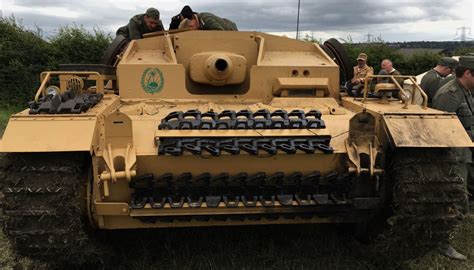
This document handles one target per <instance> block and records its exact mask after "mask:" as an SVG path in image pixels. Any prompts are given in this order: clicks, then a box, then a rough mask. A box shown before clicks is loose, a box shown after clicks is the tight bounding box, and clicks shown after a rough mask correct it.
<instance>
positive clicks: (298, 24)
mask: <svg viewBox="0 0 474 270" xmlns="http://www.w3.org/2000/svg"><path fill="white" fill-rule="evenodd" d="M300 4H301V0H298V16H297V17H296V39H299V33H300Z"/></svg>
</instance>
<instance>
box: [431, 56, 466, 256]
mask: <svg viewBox="0 0 474 270" xmlns="http://www.w3.org/2000/svg"><path fill="white" fill-rule="evenodd" d="M473 92H474V56H461V57H460V58H459V66H458V67H457V68H456V77H455V78H454V79H452V80H450V81H449V82H448V83H446V84H445V85H444V86H442V87H441V88H440V89H439V90H438V92H436V95H435V96H434V98H433V108H434V109H438V110H442V111H447V112H454V113H456V115H457V116H458V118H459V120H460V121H461V123H462V125H463V126H464V128H465V129H466V132H467V134H468V135H469V136H470V137H471V140H472V139H474V136H473V135H474V134H473V130H474V116H473V115H474V98H473V95H472V93H473ZM453 151H454V152H455V154H456V156H457V159H458V161H460V162H464V163H466V167H467V172H464V174H465V175H464V176H463V178H464V179H467V181H466V182H467V186H468V190H469V192H470V193H471V194H473V192H474V178H473V177H474V164H473V163H472V152H471V150H470V149H469V148H453ZM466 174H467V176H466ZM470 200H471V201H472V197H471V198H470ZM471 206H472V203H471ZM450 251H451V252H450ZM444 254H445V255H446V256H448V257H450V258H453V259H459V260H465V259H466V256H464V255H462V254H460V253H458V252H456V251H455V250H454V249H452V247H450V246H447V249H446V252H445V253H444Z"/></svg>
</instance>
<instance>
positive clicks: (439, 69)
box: [420, 57, 458, 105]
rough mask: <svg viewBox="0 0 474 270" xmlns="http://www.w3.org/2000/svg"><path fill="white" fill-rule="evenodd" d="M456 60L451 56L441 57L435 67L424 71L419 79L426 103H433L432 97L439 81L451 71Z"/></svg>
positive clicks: (439, 84) (456, 62)
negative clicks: (423, 74)
mask: <svg viewBox="0 0 474 270" xmlns="http://www.w3.org/2000/svg"><path fill="white" fill-rule="evenodd" d="M457 64H458V61H457V60H456V59H453V58H451V57H441V58H440V59H439V61H438V64H437V65H436V67H434V68H432V69H431V70H429V71H428V72H426V74H425V76H423V79H421V82H420V86H421V88H422V89H423V90H424V91H425V93H426V94H427V95H428V104H430V105H431V103H433V98H434V96H435V95H436V92H437V91H438V89H439V88H440V87H441V83H442V82H443V81H444V80H445V79H446V77H447V76H448V75H450V74H452V73H453V71H454V70H455V68H456V66H457Z"/></svg>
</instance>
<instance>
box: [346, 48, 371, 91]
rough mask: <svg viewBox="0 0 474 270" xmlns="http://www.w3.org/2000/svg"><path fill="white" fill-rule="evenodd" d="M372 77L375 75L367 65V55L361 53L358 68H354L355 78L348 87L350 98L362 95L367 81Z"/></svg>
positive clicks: (358, 57)
mask: <svg viewBox="0 0 474 270" xmlns="http://www.w3.org/2000/svg"><path fill="white" fill-rule="evenodd" d="M371 75H374V69H373V68H372V67H370V66H368V65H367V54H365V53H359V55H358V56H357V66H354V77H353V78H352V80H351V83H350V84H349V85H348V89H349V92H348V94H349V95H350V96H353V95H356V96H358V95H360V93H361V91H362V89H363V88H364V83H365V80H367V77H368V76H371ZM369 80H370V79H369Z"/></svg>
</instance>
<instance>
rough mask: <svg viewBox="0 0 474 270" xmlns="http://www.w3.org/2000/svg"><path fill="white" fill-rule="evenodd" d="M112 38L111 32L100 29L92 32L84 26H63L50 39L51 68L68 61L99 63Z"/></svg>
mask: <svg viewBox="0 0 474 270" xmlns="http://www.w3.org/2000/svg"><path fill="white" fill-rule="evenodd" d="M111 40H112V38H111V36H110V35H109V34H106V33H105V32H104V31H102V30H99V29H94V31H93V33H90V32H88V31H87V30H86V29H84V27H82V26H80V27H77V26H74V27H70V26H66V27H61V28H60V29H59V33H58V34H57V35H56V36H54V37H52V38H51V39H50V46H51V50H52V55H51V56H52V57H51V59H50V62H49V64H50V68H51V69H57V66H58V64H66V63H74V64H95V63H99V61H100V59H101V57H102V54H103V52H104V51H105V49H106V48H107V46H108V45H109V44H110V42H111Z"/></svg>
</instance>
